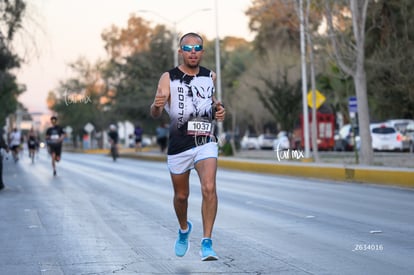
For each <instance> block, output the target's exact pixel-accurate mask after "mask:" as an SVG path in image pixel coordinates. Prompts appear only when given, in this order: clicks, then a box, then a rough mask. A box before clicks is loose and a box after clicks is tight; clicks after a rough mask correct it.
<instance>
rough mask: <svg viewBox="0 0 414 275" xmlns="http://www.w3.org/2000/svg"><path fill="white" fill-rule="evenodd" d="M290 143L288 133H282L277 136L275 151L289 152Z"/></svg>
mask: <svg viewBox="0 0 414 275" xmlns="http://www.w3.org/2000/svg"><path fill="white" fill-rule="evenodd" d="M289 149H290V141H289V137H288V134H287V132H285V131H281V132H279V134H277V136H276V139H275V140H273V150H280V151H282V150H289Z"/></svg>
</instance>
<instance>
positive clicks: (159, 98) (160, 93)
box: [150, 72, 170, 118]
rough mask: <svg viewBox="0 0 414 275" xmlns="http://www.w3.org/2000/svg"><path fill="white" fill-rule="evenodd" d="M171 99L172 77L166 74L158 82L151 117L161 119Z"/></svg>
mask: <svg viewBox="0 0 414 275" xmlns="http://www.w3.org/2000/svg"><path fill="white" fill-rule="evenodd" d="M169 97H170V77H169V74H168V72H165V73H164V74H163V75H162V76H161V78H160V81H159V82H158V88H157V93H156V94H155V98H154V102H153V103H152V104H151V110H150V113H151V116H152V117H153V118H159V117H160V116H161V114H162V111H163V110H164V106H165V103H167V100H168V98H169Z"/></svg>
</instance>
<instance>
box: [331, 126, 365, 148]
mask: <svg viewBox="0 0 414 275" xmlns="http://www.w3.org/2000/svg"><path fill="white" fill-rule="evenodd" d="M354 135H355V140H354V138H353V137H354ZM334 139H335V146H334V150H335V151H353V150H354V145H355V144H357V146H356V148H357V149H358V148H359V146H358V144H359V142H360V137H359V128H358V126H354V130H353V131H352V127H351V124H345V125H344V126H342V127H341V129H340V130H339V131H338V132H337V134H336V135H335V137H334Z"/></svg>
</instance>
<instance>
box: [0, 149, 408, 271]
mask: <svg viewBox="0 0 414 275" xmlns="http://www.w3.org/2000/svg"><path fill="white" fill-rule="evenodd" d="M4 170H5V171H4V172H5V175H4V179H5V183H6V185H7V187H6V188H5V189H4V190H2V191H0V209H1V211H0V274H7V275H9V274H11V275H13V274H18V275H25V274H28V275H32V274H42V275H43V274H48V275H52V274H53V275H54V274H58V275H60V274H70V275H71V274H76V275H78V274H330V275H332V274H414V262H413V261H412V256H413V255H414V220H413V213H414V191H413V190H411V189H402V188H394V187H384V186H376V185H368V184H367V185H365V184H352V183H341V182H328V181H321V180H309V179H300V178H293V177H281V176H272V175H260V174H253V173H243V172H236V171H229V170H224V169H219V171H218V194H219V212H218V216H217V220H216V226H215V231H214V247H215V249H216V252H217V254H218V255H219V257H220V259H219V260H218V261H215V262H202V261H200V257H199V255H198V250H199V243H200V239H201V237H202V236H201V218H200V188H199V183H198V179H197V177H196V173H192V178H191V196H190V202H189V217H190V219H191V220H192V222H193V224H194V231H193V233H192V235H191V237H190V240H191V243H192V245H191V248H190V251H189V252H188V254H187V255H186V256H185V257H184V258H177V257H176V256H175V255H174V252H173V244H174V240H175V238H176V234H177V222H176V218H175V214H174V212H173V207H172V188H171V183H170V178H169V174H168V172H167V168H166V164H165V163H161V162H145V161H141V160H132V159H119V161H117V162H116V163H114V162H112V161H111V159H110V158H109V157H107V156H104V155H84V154H76V153H67V152H64V155H63V160H62V162H61V163H60V164H59V167H58V176H57V177H53V176H52V171H51V168H50V163H49V159H48V157H47V156H46V155H45V154H43V155H41V156H40V158H39V159H38V160H37V162H36V163H35V164H30V162H29V160H28V159H27V157H26V158H24V159H22V160H20V161H19V163H17V164H14V163H13V162H11V160H7V161H5V169H4Z"/></svg>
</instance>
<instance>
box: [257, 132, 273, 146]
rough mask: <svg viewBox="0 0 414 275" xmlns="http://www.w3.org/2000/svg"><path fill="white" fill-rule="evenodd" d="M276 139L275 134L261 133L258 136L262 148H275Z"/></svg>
mask: <svg viewBox="0 0 414 275" xmlns="http://www.w3.org/2000/svg"><path fill="white" fill-rule="evenodd" d="M275 139H276V135H274V134H261V135H260V136H259V137H258V138H257V142H258V144H259V148H260V149H273V141H274V140H275Z"/></svg>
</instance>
